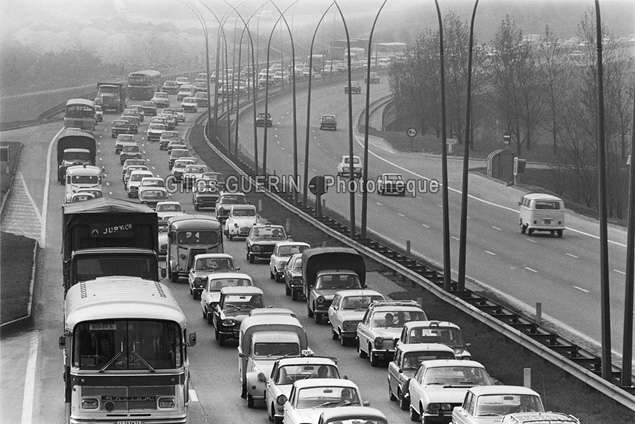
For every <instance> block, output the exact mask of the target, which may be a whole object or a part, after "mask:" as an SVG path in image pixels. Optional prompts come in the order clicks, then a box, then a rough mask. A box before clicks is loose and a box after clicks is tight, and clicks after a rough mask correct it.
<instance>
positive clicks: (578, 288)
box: [573, 286, 590, 293]
mask: <svg viewBox="0 0 635 424" xmlns="http://www.w3.org/2000/svg"><path fill="white" fill-rule="evenodd" d="M573 288H574V289H576V290H580V291H581V292H584V293H590V292H589V291H588V290H587V289H583V288H582V287H578V286H573Z"/></svg>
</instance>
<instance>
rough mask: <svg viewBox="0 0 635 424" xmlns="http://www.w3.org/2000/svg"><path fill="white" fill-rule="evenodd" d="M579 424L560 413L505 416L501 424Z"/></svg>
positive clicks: (571, 416) (530, 413) (524, 413)
mask: <svg viewBox="0 0 635 424" xmlns="http://www.w3.org/2000/svg"><path fill="white" fill-rule="evenodd" d="M555 423H557V424H580V420H579V419H577V418H576V417H574V416H573V415H569V414H564V413H562V412H518V413H514V414H509V415H505V417H504V418H503V421H501V424H555Z"/></svg>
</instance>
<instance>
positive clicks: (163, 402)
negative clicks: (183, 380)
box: [159, 398, 175, 408]
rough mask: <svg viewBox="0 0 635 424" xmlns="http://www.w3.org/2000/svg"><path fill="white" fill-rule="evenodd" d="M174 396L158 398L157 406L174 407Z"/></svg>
mask: <svg viewBox="0 0 635 424" xmlns="http://www.w3.org/2000/svg"><path fill="white" fill-rule="evenodd" d="M174 405H175V404H174V398H160V399H159V408H174Z"/></svg>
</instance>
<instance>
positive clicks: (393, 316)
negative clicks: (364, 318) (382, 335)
mask: <svg viewBox="0 0 635 424" xmlns="http://www.w3.org/2000/svg"><path fill="white" fill-rule="evenodd" d="M426 318H427V317H426V315H425V313H424V312H423V311H403V310H402V311H389V312H384V311H381V312H376V313H375V314H374V315H373V321H372V326H373V327H377V328H401V327H403V325H404V324H405V323H406V322H409V321H425V320H426Z"/></svg>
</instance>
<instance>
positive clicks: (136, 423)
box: [117, 421, 141, 424]
mask: <svg viewBox="0 0 635 424" xmlns="http://www.w3.org/2000/svg"><path fill="white" fill-rule="evenodd" d="M117 424H141V421H117Z"/></svg>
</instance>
